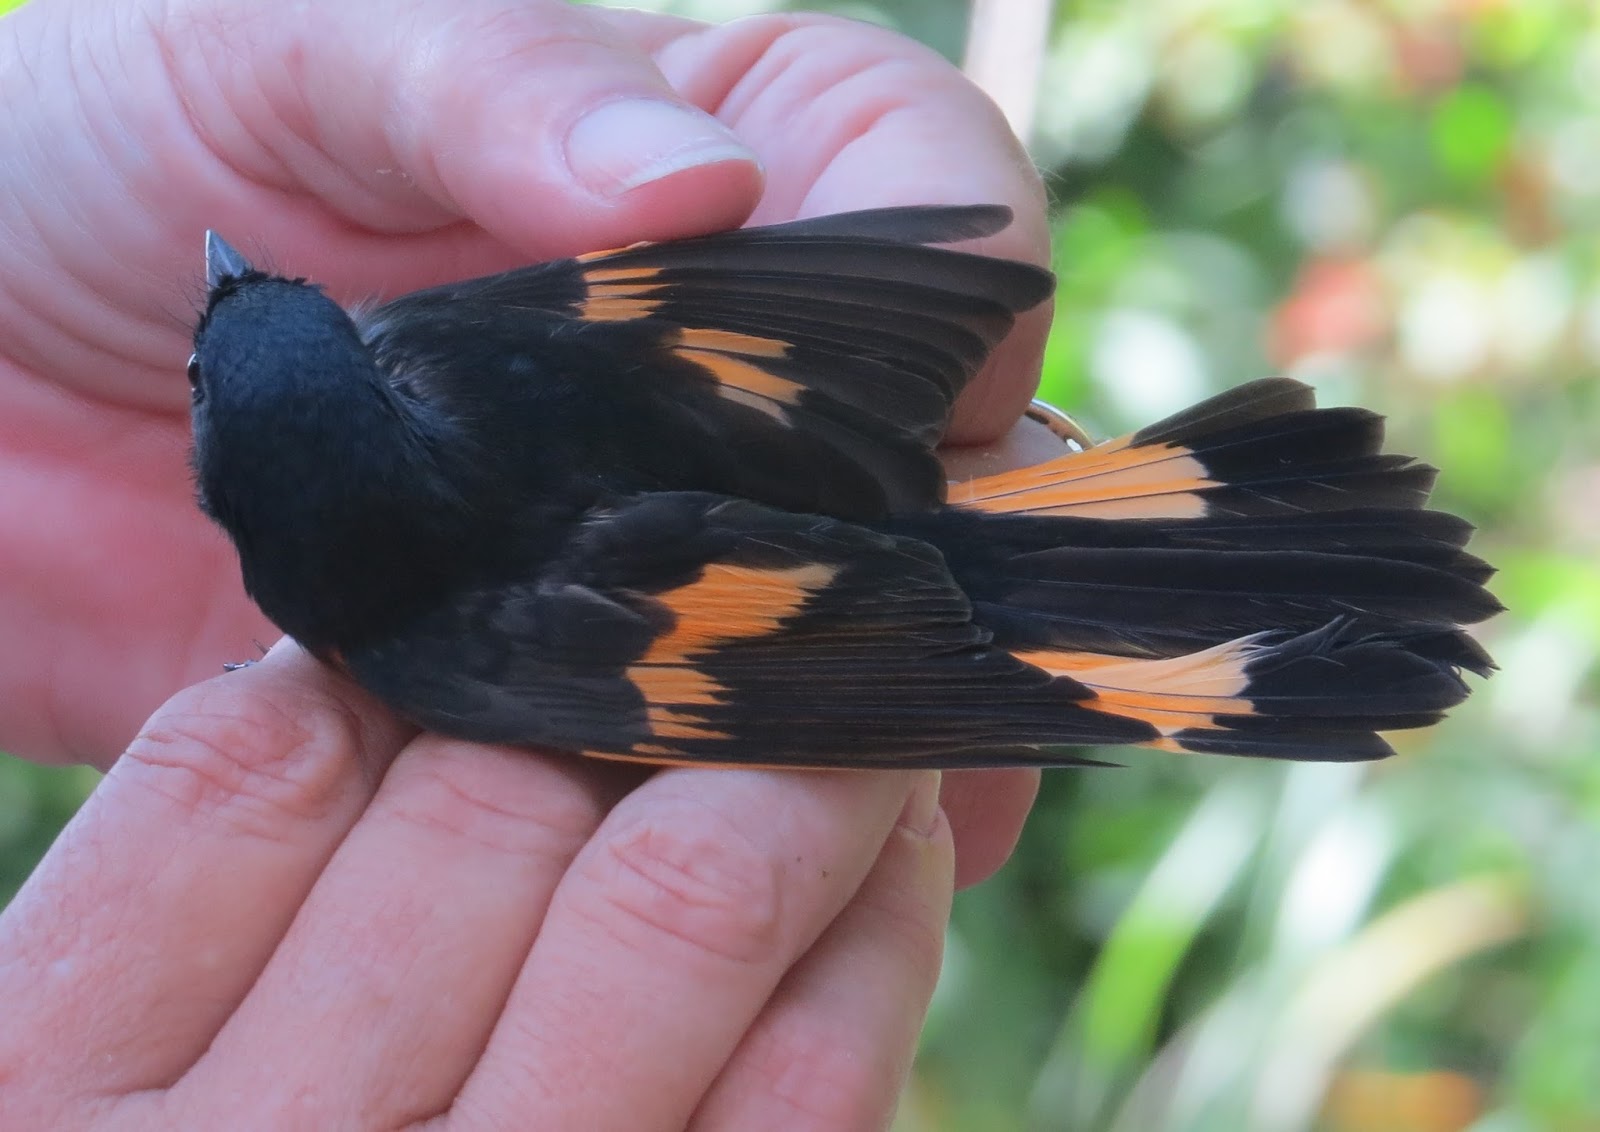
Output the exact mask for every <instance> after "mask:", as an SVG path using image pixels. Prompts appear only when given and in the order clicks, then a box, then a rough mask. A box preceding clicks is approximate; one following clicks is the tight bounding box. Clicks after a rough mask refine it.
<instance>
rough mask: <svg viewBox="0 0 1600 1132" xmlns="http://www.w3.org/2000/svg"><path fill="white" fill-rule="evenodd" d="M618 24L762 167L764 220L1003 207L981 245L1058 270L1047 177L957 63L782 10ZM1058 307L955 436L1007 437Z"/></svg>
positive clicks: (965, 414)
mask: <svg viewBox="0 0 1600 1132" xmlns="http://www.w3.org/2000/svg"><path fill="white" fill-rule="evenodd" d="M606 18H607V19H609V20H611V21H612V22H613V24H614V25H615V26H617V27H618V28H620V29H621V30H623V31H624V33H625V34H628V35H630V36H631V37H633V38H634V39H635V41H637V42H639V43H640V44H641V46H643V47H644V48H645V49H646V50H648V51H650V52H651V53H652V55H653V56H654V58H655V60H656V64H657V66H658V67H659V68H660V69H661V72H662V74H663V75H665V76H666V78H667V81H668V82H670V83H671V84H672V85H673V86H674V87H675V88H676V89H677V90H678V91H679V92H680V93H681V94H682V95H683V96H684V97H685V98H687V99H689V100H690V101H692V102H695V103H696V104H698V105H700V106H702V107H704V108H705V109H707V110H711V111H713V112H715V113H716V115H717V116H718V117H719V118H720V119H722V121H723V122H725V123H727V124H728V125H730V126H732V127H733V129H734V132H735V133H737V134H738V135H739V137H740V138H741V140H743V141H744V142H745V143H746V144H747V145H749V146H750V147H751V148H752V149H753V150H755V152H756V153H757V154H758V155H759V156H760V158H761V161H762V163H763V165H764V167H765V168H766V171H767V181H766V192H765V194H764V196H763V197H762V200H761V203H760V204H759V205H758V206H757V208H756V211H755V213H754V214H753V215H752V217H751V220H750V223H752V224H770V223H776V222H778V221H781V220H788V219H791V218H794V217H798V216H817V215H824V214H827V213H832V212H846V211H849V210H851V209H859V208H877V207H882V206H886V205H900V204H980V203H981V204H1004V205H1008V206H1010V208H1011V210H1012V213H1013V214H1014V216H1015V219H1014V220H1013V222H1012V224H1011V226H1010V227H1009V228H1007V229H1006V230H1005V231H1003V232H1000V233H998V234H996V235H994V236H991V237H989V238H988V239H986V240H984V241H982V243H981V245H979V247H980V250H982V251H984V252H986V253H988V254H990V255H997V256H1004V257H1006V258H1009V259H1020V260H1025V261H1027V262H1029V263H1037V264H1041V265H1048V263H1049V261H1050V229H1049V223H1048V218H1047V214H1046V197H1045V191H1044V185H1043V182H1042V181H1041V180H1040V178H1039V174H1038V171H1037V170H1036V169H1035V168H1034V166H1033V162H1032V160H1031V159H1030V158H1029V157H1028V154H1027V151H1026V150H1025V149H1024V148H1023V146H1022V143H1021V142H1020V141H1018V140H1017V138H1016V136H1015V135H1014V134H1013V133H1012V132H1011V128H1010V126H1008V125H1007V124H1006V121H1005V118H1004V116H1002V115H1001V113H1000V111H999V109H998V108H997V107H996V106H995V105H994V103H993V102H991V101H990V100H989V97H988V96H987V95H985V94H984V93H983V92H982V91H981V90H980V89H978V87H977V86H975V85H974V84H973V83H972V82H971V81H970V80H969V79H967V78H966V77H965V76H964V75H962V74H961V72H960V71H959V70H957V69H956V68H955V67H954V66H953V65H952V64H951V63H949V62H948V61H947V60H945V59H944V58H943V57H941V56H940V55H938V54H937V53H936V52H934V51H932V50H930V49H929V48H927V47H924V46H923V45H921V44H919V43H916V42H914V41H913V40H910V39H906V38H905V37H903V36H900V35H897V34H895V33H893V32H889V31H885V30H884V29H882V28H877V27H872V26H870V25H867V24H860V23H855V22H852V21H849V20H843V19H838V18H836V17H832V16H820V15H771V16H758V17H753V18H750V19H746V20H738V21H735V22H733V23H730V24H725V25H721V26H705V25H701V24H696V23H693V22H692V21H688V20H682V19H678V18H675V17H663V16H656V15H652V14H650V13H644V12H609V13H607V14H606ZM1049 326H1050V305H1049V304H1045V305H1043V306H1041V307H1039V308H1037V309H1035V310H1032V311H1029V312H1028V313H1027V314H1025V315H1023V316H1022V317H1021V318H1019V319H1018V320H1017V325H1016V328H1015V329H1014V330H1013V331H1012V333H1011V335H1010V336H1009V337H1008V338H1007V339H1006V340H1005V342H1004V343H1002V344H1001V346H1000V348H999V349H997V350H996V351H995V353H994V356H993V357H991V358H990V359H989V363H988V365H987V366H985V367H984V370H983V372H982V373H981V374H980V375H979V376H978V378H977V379H976V380H975V381H974V382H973V383H972V385H971V386H969V387H968V389H967V391H966V392H965V393H964V394H963V395H962V397H961V399H960V401H959V402H958V403H957V405H956V411H955V416H954V419H953V420H952V422H951V427H950V433H949V437H948V440H949V442H950V443H953V444H982V443H987V442H989V441H992V440H995V439H996V438H998V437H1000V436H1001V435H1003V434H1004V433H1005V432H1006V431H1007V430H1008V429H1009V428H1011V426H1012V425H1013V424H1015V423H1016V421H1017V418H1018V416H1019V415H1020V414H1021V413H1022V410H1023V408H1024V406H1026V405H1027V403H1028V398H1029V397H1031V396H1032V391H1033V388H1034V386H1035V385H1036V384H1037V382H1038V375H1039V363H1040V358H1041V357H1042V355H1043V351H1044V340H1045V335H1046V333H1047V332H1048V330H1049Z"/></svg>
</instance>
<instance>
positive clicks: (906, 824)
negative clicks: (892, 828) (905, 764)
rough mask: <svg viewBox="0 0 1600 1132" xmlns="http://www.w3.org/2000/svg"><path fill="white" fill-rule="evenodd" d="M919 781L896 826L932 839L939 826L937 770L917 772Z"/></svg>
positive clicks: (938, 776) (908, 797)
mask: <svg viewBox="0 0 1600 1132" xmlns="http://www.w3.org/2000/svg"><path fill="white" fill-rule="evenodd" d="M916 773H917V781H916V783H915V785H913V786H912V787H911V793H910V794H909V795H908V796H907V797H906V804H905V808H904V809H902V810H901V811H900V820H899V821H898V822H896V823H895V825H896V826H897V827H898V828H900V829H903V830H905V831H906V832H907V833H914V834H916V835H917V836H918V837H932V836H933V831H934V829H935V828H936V827H937V826H938V824H939V780H940V775H939V772H938V771H936V770H923V771H917V772H916Z"/></svg>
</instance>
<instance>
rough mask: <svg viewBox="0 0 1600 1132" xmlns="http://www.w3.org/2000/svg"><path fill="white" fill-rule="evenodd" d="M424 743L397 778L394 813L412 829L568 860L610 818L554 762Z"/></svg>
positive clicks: (518, 753)
mask: <svg viewBox="0 0 1600 1132" xmlns="http://www.w3.org/2000/svg"><path fill="white" fill-rule="evenodd" d="M423 744H425V745H420V746H419V747H418V748H417V749H415V750H414V751H411V752H408V759H409V761H406V760H403V761H402V763H401V764H400V765H399V766H397V767H396V770H397V771H398V772H400V774H399V776H398V778H399V780H398V781H395V780H394V779H393V778H392V779H391V782H393V784H394V786H395V790H394V793H393V795H392V799H391V801H390V803H389V807H388V808H389V809H390V811H391V812H392V813H394V814H395V815H396V816H397V817H398V818H400V819H401V820H402V821H405V822H407V823H410V824H412V825H416V826H419V827H422V828H425V829H428V830H431V831H435V832H438V833H443V834H445V835H446V836H449V837H453V838H454V837H463V838H466V839H468V840H470V841H472V842H474V843H476V844H478V845H481V846H483V847H485V848H488V849H493V850H498V851H502V852H505V853H508V854H513V855H517V856H521V855H525V854H529V853H538V854H542V855H546V856H549V857H552V858H556V859H561V860H569V859H571V857H572V856H573V855H574V854H576V853H577V851H578V849H579V848H580V847H581V846H582V845H583V843H584V842H585V841H587V840H588V839H589V837H590V836H591V835H592V834H593V833H594V831H595V829H596V827H598V826H599V824H600V820H601V818H602V817H603V816H604V813H605V811H604V807H603V806H602V804H601V802H600V800H599V798H598V797H597V796H596V794H595V792H594V791H592V790H589V789H586V788H585V786H584V785H583V783H582V781H581V779H580V778H579V777H578V776H576V775H574V774H572V773H570V772H569V771H568V770H566V769H565V768H562V767H559V766H556V765H554V764H553V763H552V762H551V761H550V760H547V759H542V758H540V757H538V756H536V755H533V754H531V753H529V752H525V751H514V750H509V749H506V750H501V749H492V748H483V747H477V746H474V745H472V744H467V743H461V742H457V741H455V740H433V739H431V738H430V739H427V740H424V741H423ZM413 755H414V756H415V757H410V756H413Z"/></svg>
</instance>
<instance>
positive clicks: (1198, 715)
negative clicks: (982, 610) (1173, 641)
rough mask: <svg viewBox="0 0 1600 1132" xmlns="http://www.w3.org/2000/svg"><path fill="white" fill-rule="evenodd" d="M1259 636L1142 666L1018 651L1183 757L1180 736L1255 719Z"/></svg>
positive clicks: (1111, 659) (1024, 658)
mask: <svg viewBox="0 0 1600 1132" xmlns="http://www.w3.org/2000/svg"><path fill="white" fill-rule="evenodd" d="M1258 639H1259V634H1258V635H1255V636H1249V637H1241V638H1239V639H1238V640H1235V641H1229V642H1227V643H1226V644H1221V645H1216V646H1214V647H1212V648H1209V649H1204V650H1202V651H1200V652H1195V653H1190V654H1188V655H1186V656H1175V657H1170V658H1166V659H1162V660H1138V659H1130V658H1128V657H1120V656H1106V655H1104V654H1101V653H1087V652H1060V651H1054V650H1049V649H1038V650H1030V651H1017V652H1014V654H1013V655H1015V656H1016V657H1017V659H1018V660H1021V661H1024V662H1025V663H1027V664H1032V665H1034V666H1035V667H1038V668H1042V669H1044V670H1045V671H1046V672H1049V673H1051V674H1052V675H1055V676H1067V677H1070V678H1072V679H1073V680H1076V681H1077V682H1078V683H1080V684H1083V685H1084V686H1086V687H1087V688H1089V689H1090V690H1091V691H1092V692H1093V693H1094V697H1095V698H1094V700H1092V701H1090V702H1089V703H1086V704H1085V705H1084V706H1085V707H1092V708H1094V709H1096V710H1098V711H1103V712H1105V713H1106V714H1108V715H1116V716H1121V717H1123V718H1126V719H1137V720H1140V721H1142V722H1144V723H1148V724H1149V725H1150V726H1151V727H1154V728H1155V729H1156V730H1157V731H1159V732H1160V733H1161V735H1162V738H1160V739H1157V740H1155V741H1153V742H1150V743H1144V744H1140V745H1141V746H1147V747H1156V748H1159V749H1162V750H1170V751H1178V750H1183V749H1184V748H1183V747H1181V746H1179V745H1178V744H1177V743H1175V742H1173V741H1172V738H1171V737H1172V736H1173V735H1175V734H1177V733H1178V732H1180V731H1190V730H1194V729H1211V728H1215V727H1218V726H1219V723H1218V721H1217V717H1218V716H1241V715H1253V714H1255V711H1256V708H1255V704H1254V702H1253V701H1252V700H1251V699H1250V697H1249V696H1248V695H1247V694H1246V692H1247V690H1248V688H1249V684H1250V677H1249V676H1248V675H1247V674H1246V672H1245V666H1246V665H1247V664H1248V663H1249V662H1250V661H1251V660H1252V659H1253V658H1254V657H1255V656H1257V655H1258V654H1259V652H1260V651H1261V646H1260V645H1259V644H1257V641H1258Z"/></svg>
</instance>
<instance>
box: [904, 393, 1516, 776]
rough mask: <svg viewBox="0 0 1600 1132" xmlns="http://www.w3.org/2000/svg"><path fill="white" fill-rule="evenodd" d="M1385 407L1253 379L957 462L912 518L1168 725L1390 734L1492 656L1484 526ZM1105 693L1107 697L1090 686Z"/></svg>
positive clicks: (1196, 747)
mask: <svg viewBox="0 0 1600 1132" xmlns="http://www.w3.org/2000/svg"><path fill="white" fill-rule="evenodd" d="M1382 441H1383V421H1382V418H1381V417H1379V416H1377V415H1376V414H1373V413H1370V412H1367V411H1365V410H1361V409H1345V408H1338V409H1318V408H1316V407H1315V405H1314V401H1313V397H1312V393H1311V390H1309V389H1308V388H1306V387H1305V386H1303V385H1300V384H1299V383H1297V382H1293V381H1288V380H1283V379H1274V380H1267V381H1258V382H1255V383H1252V384H1250V385H1245V386H1242V387H1240V388H1237V389H1235V390H1232V391H1231V392H1228V393H1224V394H1222V395H1221V396H1218V397H1215V398H1213V399H1211V400H1209V401H1206V402H1204V403H1202V404H1200V405H1198V406H1196V407H1194V408H1192V409H1190V410H1188V411H1186V412H1184V413H1180V414H1179V415H1177V416H1175V417H1172V418H1169V419H1168V420H1165V421H1163V422H1161V423H1159V424H1156V425H1153V426H1151V427H1150V428H1147V429H1143V430H1141V431H1139V432H1136V433H1134V434H1132V435H1131V436H1127V437H1123V438H1122V439H1120V440H1115V441H1112V442H1110V443H1107V444H1103V445H1099V446H1096V447H1094V448H1091V449H1089V450H1088V451H1085V452H1075V453H1072V454H1069V455H1066V456H1062V457H1060V458H1059V459H1056V460H1053V461H1050V462H1049V463H1046V464H1042V465H1038V466H1036V467H1032V468H1027V469H1024V470H1022V471H1016V472H1008V473H1004V474H1001V475H996V476H989V477H985V478H982V479H976V480H972V481H970V482H967V483H963V484H958V485H952V490H951V499H950V501H951V503H953V504H955V505H956V506H954V507H952V508H950V509H947V510H946V511H944V512H942V513H940V514H937V515H928V516H918V517H915V518H912V519H908V520H905V527H906V530H905V533H910V534H915V535H917V536H918V537H920V538H923V539H926V540H927V541H929V542H932V543H933V544H934V545H936V546H938V547H939V548H940V550H941V551H943V553H944V554H945V557H946V560H947V562H948V563H949V565H950V568H951V570H952V572H953V574H954V575H955V577H956V579H957V580H958V581H959V582H960V583H961V585H962V587H963V588H964V589H965V590H966V591H967V593H968V595H969V596H970V597H971V599H972V602H973V606H974V619H975V620H976V621H978V622H979V623H980V624H982V625H984V626H985V627H986V628H988V629H989V630H990V631H992V632H993V633H994V637H995V643H996V644H998V645H1001V646H1003V647H1005V648H1007V649H1009V650H1010V651H1012V652H1013V653H1015V654H1016V655H1017V656H1018V657H1020V658H1021V659H1023V660H1025V661H1027V662H1028V663H1030V664H1033V665H1036V666H1037V667H1039V668H1042V669H1045V670H1046V671H1049V672H1051V673H1054V674H1056V675H1059V676H1064V677H1069V678H1070V679H1072V680H1074V681H1077V682H1079V683H1081V684H1083V685H1086V686H1087V687H1088V688H1089V689H1090V690H1092V692H1093V693H1094V696H1095V698H1096V699H1097V700H1099V701H1100V702H1099V703H1096V704H1094V705H1093V706H1094V707H1096V708H1097V709H1098V710H1101V711H1105V712H1109V713H1111V714H1115V715H1120V716H1125V717H1129V718H1136V719H1139V720H1142V721H1144V722H1146V723H1148V724H1150V725H1152V726H1154V727H1155V728H1156V729H1157V730H1158V731H1159V733H1160V735H1161V738H1160V739H1159V740H1158V741H1157V742H1156V743H1154V744H1153V745H1155V746H1159V747H1164V748H1168V749H1176V750H1186V751H1208V752H1216V753H1228V754H1241V755H1259V756H1266V757H1277V758H1300V759H1359V758H1374V757H1379V756H1381V755H1384V754H1387V753H1388V752H1389V748H1388V746H1387V744H1386V743H1385V742H1384V741H1383V740H1382V739H1381V738H1379V736H1378V734H1377V733H1378V732H1380V731H1388V730H1397V729H1403V728H1411V727H1422V726H1426V725H1428V724H1431V723H1433V722H1435V721H1436V720H1438V719H1439V718H1440V716H1441V715H1442V713H1443V712H1444V711H1445V710H1446V709H1448V708H1450V707H1452V706H1454V705H1455V704H1456V703H1458V702H1460V701H1461V700H1462V699H1463V698H1465V696H1466V694H1467V689H1466V686H1465V685H1464V683H1463V682H1462V680H1461V677H1460V672H1461V670H1463V669H1465V670H1468V671H1471V672H1475V673H1478V674H1480V675H1482V674H1486V673H1487V672H1488V671H1489V670H1490V669H1491V668H1493V663H1492V661H1490V659H1489V657H1488V655H1487V654H1486V653H1485V652H1484V651H1483V649H1482V648H1481V647H1480V646H1479V645H1478V643H1477V642H1476V641H1474V640H1473V639H1472V638H1471V637H1470V636H1468V635H1467V634H1466V633H1465V632H1464V631H1463V630H1464V627H1466V626H1468V625H1472V624H1474V623H1476V622H1478V621H1481V620H1483V619H1484V618H1486V617H1489V616H1490V615H1492V614H1493V613H1495V612H1496V611H1497V610H1498V609H1499V608H1500V605H1499V603H1498V602H1497V601H1496V600H1495V599H1494V597H1493V596H1491V595H1490V594H1489V592H1488V591H1487V590H1485V589H1484V586H1483V584H1484V582H1485V581H1487V579H1488V578H1489V576H1490V574H1491V573H1492V571H1491V570H1490V568H1489V567H1488V566H1487V565H1485V564H1484V563H1483V562H1482V561H1481V560H1480V559H1478V558H1476V557H1474V556H1473V555H1471V554H1469V553H1468V552H1467V551H1466V550H1465V549H1464V547H1465V545H1466V542H1467V538H1468V536H1469V535H1470V533H1471V527H1470V526H1469V525H1468V524H1467V523H1465V522H1464V521H1462V520H1460V519H1458V518H1456V517H1455V516H1452V515H1448V514H1444V513H1442V512H1438V511H1429V510H1425V509H1424V505H1425V503H1426V501H1427V497H1428V493H1429V491H1430V490H1431V488H1432V486H1433V480H1434V477H1435V471H1434V469H1432V468H1430V467H1428V466H1427V465H1425V464H1421V463H1418V462H1416V461H1414V460H1412V459H1410V458H1408V457H1405V456H1397V455H1389V454H1384V453H1383V452H1381V451H1380V449H1381V445H1382ZM1086 706H1088V705H1086Z"/></svg>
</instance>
